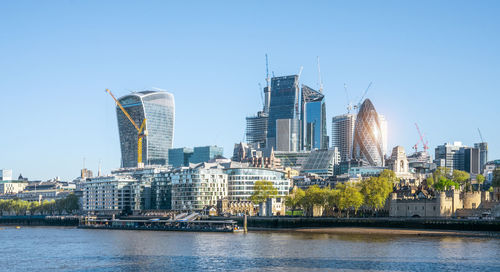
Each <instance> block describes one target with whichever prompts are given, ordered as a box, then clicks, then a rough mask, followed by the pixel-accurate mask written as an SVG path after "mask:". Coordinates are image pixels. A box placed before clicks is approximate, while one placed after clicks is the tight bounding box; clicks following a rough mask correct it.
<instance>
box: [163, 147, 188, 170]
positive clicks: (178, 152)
mask: <svg viewBox="0 0 500 272" xmlns="http://www.w3.org/2000/svg"><path fill="white" fill-rule="evenodd" d="M192 155H193V149H192V148H186V147H182V148H172V149H169V150H168V164H170V165H171V166H173V167H180V166H189V159H190V158H191V156H192Z"/></svg>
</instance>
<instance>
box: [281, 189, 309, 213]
mask: <svg viewBox="0 0 500 272" xmlns="http://www.w3.org/2000/svg"><path fill="white" fill-rule="evenodd" d="M305 195H306V193H305V192H304V190H302V189H300V188H294V189H293V191H292V193H291V194H290V195H288V196H286V197H285V205H286V206H287V207H289V208H291V210H292V215H293V214H294V212H295V210H297V208H298V207H300V206H301V204H302V199H303V198H304V197H305Z"/></svg>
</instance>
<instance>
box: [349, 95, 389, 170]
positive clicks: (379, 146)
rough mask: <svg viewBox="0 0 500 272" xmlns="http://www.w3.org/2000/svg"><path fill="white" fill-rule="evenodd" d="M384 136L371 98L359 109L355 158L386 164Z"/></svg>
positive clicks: (374, 163) (355, 131)
mask: <svg viewBox="0 0 500 272" xmlns="http://www.w3.org/2000/svg"><path fill="white" fill-rule="evenodd" d="M383 142H384V136H383V132H382V126H381V122H380V119H379V116H378V113H377V111H375V107H374V106H373V104H372V102H371V101H370V99H366V100H365V101H364V102H363V104H362V105H361V108H360V109H359V112H358V115H357V118H356V125H355V128H354V142H353V155H354V159H357V160H360V161H362V162H363V163H364V164H367V165H371V166H384V151H383V149H384V143H383Z"/></svg>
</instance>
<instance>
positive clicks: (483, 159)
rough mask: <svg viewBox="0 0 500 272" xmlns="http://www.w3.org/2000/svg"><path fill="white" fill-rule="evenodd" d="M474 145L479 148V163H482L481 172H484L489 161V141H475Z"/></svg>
mask: <svg viewBox="0 0 500 272" xmlns="http://www.w3.org/2000/svg"><path fill="white" fill-rule="evenodd" d="M474 147H475V148H478V149H479V163H480V165H481V169H480V173H481V174H482V173H483V172H484V167H485V165H486V163H487V162H488V143H486V142H482V143H475V144H474Z"/></svg>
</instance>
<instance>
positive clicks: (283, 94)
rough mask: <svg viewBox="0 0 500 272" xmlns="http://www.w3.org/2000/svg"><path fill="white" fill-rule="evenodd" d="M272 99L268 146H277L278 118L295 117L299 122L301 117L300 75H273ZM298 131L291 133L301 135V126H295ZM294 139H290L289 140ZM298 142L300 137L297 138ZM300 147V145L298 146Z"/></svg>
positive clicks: (268, 123) (268, 126) (268, 125)
mask: <svg viewBox="0 0 500 272" xmlns="http://www.w3.org/2000/svg"><path fill="white" fill-rule="evenodd" d="M270 97H271V101H270V103H269V119H268V122H267V144H266V147H269V148H276V138H277V137H278V135H277V131H276V130H277V122H276V121H277V120H278V119H293V120H296V121H294V122H293V123H295V122H297V123H298V119H299V105H298V104H299V103H298V102H299V101H298V99H299V87H298V76H297V75H292V76H283V77H273V78H272V80H271V95H270ZM293 128H294V129H297V131H293V132H292V133H290V135H297V136H299V133H300V131H299V127H298V126H293ZM291 141H292V140H291V139H290V140H289V142H291ZM297 144H299V139H298V138H297ZM297 149H298V147H297Z"/></svg>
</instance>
